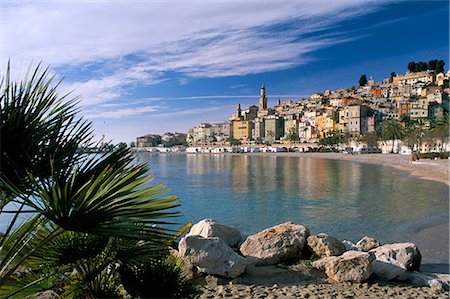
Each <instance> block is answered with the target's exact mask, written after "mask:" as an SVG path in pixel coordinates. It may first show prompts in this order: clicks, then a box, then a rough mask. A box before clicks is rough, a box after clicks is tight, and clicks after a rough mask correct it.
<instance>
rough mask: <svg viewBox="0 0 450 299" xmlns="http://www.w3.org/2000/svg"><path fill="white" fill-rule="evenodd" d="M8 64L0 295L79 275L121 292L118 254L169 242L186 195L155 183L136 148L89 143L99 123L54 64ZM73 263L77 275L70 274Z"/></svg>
mask: <svg viewBox="0 0 450 299" xmlns="http://www.w3.org/2000/svg"><path fill="white" fill-rule="evenodd" d="M9 69H10V66H9V63H8V70H7V72H6V74H5V76H4V77H3V78H2V79H1V82H0V86H1V87H0V88H1V98H0V138H1V143H0V144H1V154H0V165H1V167H0V219H1V220H2V221H0V222H3V223H4V222H5V221H6V222H7V225H6V228H5V230H4V232H3V236H2V237H1V238H0V296H1V295H3V296H11V295H16V296H19V297H20V296H23V295H24V294H26V293H27V292H35V291H37V290H41V289H48V288H49V286H52V288H53V287H55V285H61V284H63V285H64V283H68V281H70V280H72V282H73V279H78V280H77V281H78V282H80V281H83V279H84V280H85V282H86V281H89V283H94V282H97V283H100V284H102V285H103V286H109V287H110V289H109V290H111V291H112V292H115V291H117V283H116V282H115V281H114V277H113V276H111V275H113V274H114V271H113V268H114V265H116V264H115V263H113V262H117V261H120V259H119V258H118V257H121V256H122V257H123V252H124V250H123V249H124V248H133V249H132V250H131V251H132V252H133V251H134V253H135V254H136V255H137V256H139V253H142V254H145V255H148V254H149V253H151V252H158V251H159V250H160V249H162V248H167V244H168V242H169V241H170V240H172V237H173V232H171V231H170V230H168V229H163V228H162V227H163V226H165V225H168V224H172V221H169V219H170V218H171V217H175V216H176V215H177V212H176V211H174V208H175V207H177V203H176V199H177V197H176V196H161V195H162V194H164V193H165V192H166V188H165V186H163V185H154V186H151V185H149V182H150V180H151V178H150V177H149V175H148V167H147V165H145V164H136V163H135V162H133V156H132V155H131V153H130V152H129V150H128V149H127V148H119V149H117V150H115V151H113V152H111V153H104V154H99V155H90V154H85V153H83V151H80V150H79V149H80V148H87V147H92V146H93V145H94V142H93V131H92V124H91V123H90V122H89V121H86V120H84V119H83V118H82V117H79V116H78V112H79V108H78V106H77V104H78V98H76V97H74V98H69V96H70V95H63V96H60V95H59V94H58V93H57V88H58V85H59V83H56V84H53V80H54V78H53V77H51V76H50V70H49V69H48V68H46V69H42V67H41V66H40V65H38V66H37V67H36V68H35V69H34V70H33V71H31V72H29V73H28V74H27V76H26V77H25V79H24V80H23V81H21V82H13V81H11V79H10V72H9ZM56 244H59V246H56ZM64 244H66V245H64ZM74 244H75V245H74ZM80 244H84V245H83V246H84V247H82V248H84V251H83V250H81V252H80V250H78V252H77V254H75V256H76V258H74V257H72V259H69V262H68V261H67V257H66V256H64V254H62V253H64V252H71V250H74V248H77V246H78V245H80ZM118 244H119V245H118ZM120 244H122V245H120ZM123 244H126V246H125V245H123ZM130 244H131V245H130ZM70 245H72V246H70ZM62 248H65V249H64V250H63V249H62ZM45 252H50V253H52V252H53V254H54V256H56V257H59V259H58V258H54V259H51V258H49V257H48V256H47V255H46V254H45ZM128 253H129V252H128ZM61 254H62V255H61ZM121 254H122V255H121ZM55 259H56V262H55ZM122 260H123V259H122ZM77 261H78V262H77ZM81 261H82V262H81ZM88 261H90V262H88ZM119 264H120V263H119ZM24 267H25V268H24ZM24 269H25V270H24ZM73 269H76V270H77V271H76V273H77V275H78V276H77V277H78V278H74V277H73V275H72V276H71V275H68V276H67V277H66V276H64V277H61V273H66V272H67V271H68V272H71V271H72V270H73ZM18 270H20V275H18V272H17V271H18ZM94 284H95V283H94ZM69 285H70V283H69ZM72 285H73V283H72ZM60 289H61V288H60ZM63 289H64V288H63ZM91 291H92V290H91ZM86 294H88V293H86ZM90 294H91V295H92V296H96V294H95V292H91V293H90ZM97 295H98V294H97Z"/></svg>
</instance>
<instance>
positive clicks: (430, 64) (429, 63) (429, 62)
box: [428, 59, 438, 71]
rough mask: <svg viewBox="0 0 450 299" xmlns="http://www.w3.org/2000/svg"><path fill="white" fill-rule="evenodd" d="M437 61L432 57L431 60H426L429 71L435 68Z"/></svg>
mask: <svg viewBox="0 0 450 299" xmlns="http://www.w3.org/2000/svg"><path fill="white" fill-rule="evenodd" d="M437 62H438V60H437V59H433V60H430V61H428V69H429V70H431V71H434V70H436V63H437Z"/></svg>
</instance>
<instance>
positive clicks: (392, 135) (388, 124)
mask: <svg viewBox="0 0 450 299" xmlns="http://www.w3.org/2000/svg"><path fill="white" fill-rule="evenodd" d="M382 137H383V140H385V141H387V140H392V149H391V153H393V152H394V143H395V140H398V139H401V138H402V137H403V127H402V126H401V125H400V123H399V122H398V121H397V120H396V119H388V120H386V121H384V123H383V127H382Z"/></svg>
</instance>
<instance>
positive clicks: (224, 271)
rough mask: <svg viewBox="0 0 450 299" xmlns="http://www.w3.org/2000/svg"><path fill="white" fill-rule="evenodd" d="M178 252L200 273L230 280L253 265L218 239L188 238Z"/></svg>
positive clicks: (185, 238)
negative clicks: (249, 265)
mask: <svg viewBox="0 0 450 299" xmlns="http://www.w3.org/2000/svg"><path fill="white" fill-rule="evenodd" d="M178 251H179V254H180V255H181V256H182V257H183V258H184V259H186V260H187V261H188V262H190V263H191V264H192V265H194V266H196V267H197V269H198V270H199V271H200V272H202V273H206V274H212V275H220V276H223V277H228V278H236V277H238V276H239V275H241V274H242V273H243V272H244V271H245V268H246V267H247V265H248V264H250V263H251V262H250V260H248V259H246V258H244V257H242V256H240V255H239V254H237V253H236V252H234V251H233V249H231V247H230V246H228V244H226V243H225V241H223V240H222V239H219V238H217V237H213V238H203V237H202V236H186V237H184V238H182V239H181V241H180V244H179V246H178Z"/></svg>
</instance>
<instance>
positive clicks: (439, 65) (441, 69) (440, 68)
mask: <svg viewBox="0 0 450 299" xmlns="http://www.w3.org/2000/svg"><path fill="white" fill-rule="evenodd" d="M444 66H445V62H444V60H437V61H436V73H444Z"/></svg>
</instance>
